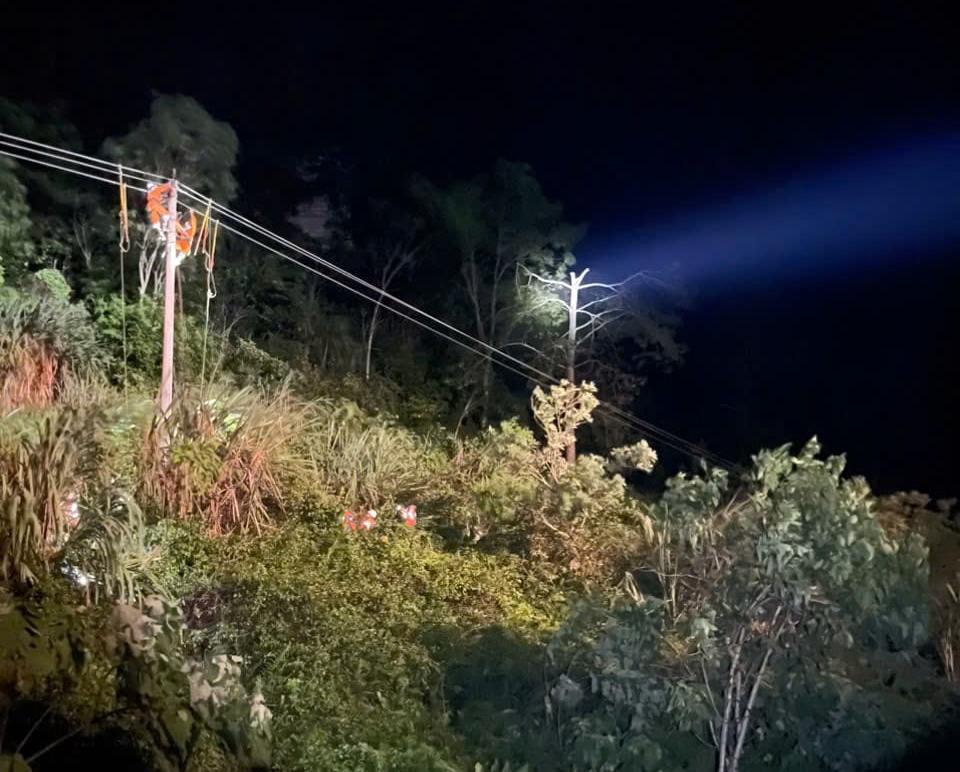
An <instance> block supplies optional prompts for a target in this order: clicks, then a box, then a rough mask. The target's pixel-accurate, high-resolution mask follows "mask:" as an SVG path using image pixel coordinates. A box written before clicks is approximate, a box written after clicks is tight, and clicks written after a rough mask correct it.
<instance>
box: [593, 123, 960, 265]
mask: <svg viewBox="0 0 960 772" xmlns="http://www.w3.org/2000/svg"><path fill="white" fill-rule="evenodd" d="M958 243H960V133H957V134H953V135H947V136H939V137H936V138H931V139H927V140H925V141H922V142H919V141H918V142H914V143H911V144H909V145H902V146H900V147H896V148H894V149H891V150H888V151H886V152H883V153H873V154H871V155H869V156H864V157H860V158H857V159H854V160H852V161H849V162H847V163H845V164H842V165H837V166H834V167H832V168H830V169H828V170H826V171H823V172H820V173H817V174H809V175H804V176H801V177H797V178H795V179H792V180H789V181H787V182H784V183H782V184H780V185H778V186H775V187H773V188H771V189H769V190H767V191H763V192H760V193H754V194H751V195H749V196H744V197H739V198H737V199H735V200H734V201H733V202H731V203H729V204H724V205H720V206H717V207H715V208H713V209H708V210H705V211H701V212H697V213H692V214H689V215H684V216H681V217H678V218H676V219H674V220H672V221H671V222H670V223H668V224H666V225H661V226H655V227H651V228H649V229H646V230H642V231H640V232H639V233H635V234H634V235H633V236H630V237H620V238H618V239H617V240H616V242H615V243H614V244H612V245H611V244H609V243H608V244H607V245H598V244H594V245H592V246H591V245H590V244H589V241H588V244H587V249H586V250H585V251H584V252H581V259H582V260H583V261H584V262H586V263H588V264H590V265H593V266H595V267H596V268H597V269H598V270H600V271H602V272H603V273H604V274H610V275H620V274H624V273H629V272H631V271H635V270H637V269H643V270H647V271H650V272H653V273H659V274H662V275H669V276H672V277H674V278H676V279H678V280H679V281H681V282H683V283H686V282H696V283H700V282H708V283H726V282H729V281H738V280H741V279H747V278H750V277H752V276H756V275H757V274H764V275H767V276H770V275H774V276H782V275H784V274H788V275H798V274H802V273H812V272H817V273H820V272H823V271H826V270H831V271H849V270H857V269H861V270H862V269H865V268H867V267H876V266H878V265H881V264H884V263H889V262H891V261H894V260H902V261H910V260H912V259H915V258H916V256H917V255H918V254H922V253H929V252H936V251H940V250H943V249H945V248H949V247H951V246H953V245H956V244H958Z"/></svg>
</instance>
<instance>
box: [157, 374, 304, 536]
mask: <svg viewBox="0 0 960 772" xmlns="http://www.w3.org/2000/svg"><path fill="white" fill-rule="evenodd" d="M308 422H309V413H308V411H307V409H306V408H305V406H303V405H302V404H300V403H298V402H296V401H295V400H294V399H293V398H292V397H291V396H290V394H289V393H288V392H286V391H281V392H278V393H276V394H274V395H272V396H263V395H259V394H256V393H254V392H252V391H241V392H236V393H233V394H223V393H221V394H219V395H216V396H209V397H208V398H207V399H205V400H202V401H201V399H200V397H199V394H198V393H196V392H193V393H188V394H187V395H185V396H184V397H182V398H181V399H180V400H178V401H177V402H176V403H175V405H174V407H173V408H172V410H171V413H170V415H169V416H168V417H167V418H166V419H165V420H162V419H157V420H156V421H155V422H154V423H153V425H152V427H151V429H150V431H149V433H148V435H147V437H146V442H145V443H144V452H143V458H142V463H141V470H140V489H141V493H142V494H143V495H144V497H145V499H146V500H147V501H151V502H153V503H154V504H155V505H157V506H158V507H159V508H160V510H161V511H162V512H163V513H164V514H167V515H172V516H174V517H178V518H190V517H195V516H198V517H200V518H202V520H203V522H204V525H205V527H206V531H207V533H209V534H210V535H211V536H220V535H223V534H227V533H233V532H235V531H239V532H242V533H246V532H255V533H258V534H259V533H262V532H263V531H264V530H265V529H267V528H269V526H270V524H271V523H272V521H273V519H274V517H275V515H276V514H279V513H281V512H282V511H283V501H284V495H283V486H282V481H283V480H284V479H285V477H286V476H287V475H288V474H290V473H292V472H293V471H294V468H295V467H296V460H295V459H294V457H293V456H292V453H291V452H290V448H291V445H292V442H293V440H294V438H295V437H297V436H299V435H300V434H301V433H302V432H303V431H304V430H305V425H306V424H307V423H308Z"/></svg>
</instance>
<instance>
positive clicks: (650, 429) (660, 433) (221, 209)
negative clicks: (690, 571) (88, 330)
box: [181, 185, 735, 468]
mask: <svg viewBox="0 0 960 772" xmlns="http://www.w3.org/2000/svg"><path fill="white" fill-rule="evenodd" d="M181 188H182V189H183V190H184V191H185V193H186V196H187V197H189V198H192V199H193V200H195V201H198V202H203V201H206V200H209V199H207V198H206V197H204V196H202V195H201V194H200V193H198V192H197V191H195V190H193V189H192V188H190V187H189V186H186V185H183V186H181ZM213 208H214V209H215V210H216V211H217V212H218V213H219V214H220V215H221V216H223V217H228V218H230V219H232V220H234V221H235V222H239V223H242V224H243V225H244V226H246V227H248V228H250V229H252V230H254V231H256V232H257V233H260V234H261V235H263V236H265V237H267V238H269V239H271V240H273V241H275V242H277V243H280V244H283V245H284V246H286V247H288V248H290V249H292V250H294V251H295V252H297V253H298V254H301V255H303V256H304V257H307V258H308V259H310V260H311V261H313V262H316V263H318V264H320V265H322V266H324V267H325V268H327V269H329V270H332V271H334V272H336V273H338V274H340V275H341V276H345V277H347V278H349V279H350V280H351V281H354V282H356V283H357V284H359V285H361V286H363V287H365V288H368V289H370V290H371V291H374V292H376V293H377V295H378V297H380V298H381V301H380V302H382V301H383V299H389V300H391V301H393V302H394V303H397V304H398V305H400V306H403V307H405V308H408V309H410V310H411V311H413V312H415V313H417V314H418V315H420V316H422V317H425V318H427V319H430V320H431V321H433V322H435V323H436V324H438V325H440V326H441V327H444V328H445V329H447V330H450V331H451V332H454V333H456V334H458V335H460V336H462V337H464V338H466V339H468V340H470V341H472V342H473V343H474V344H475V345H476V346H478V347H480V348H482V349H484V350H485V351H486V352H489V353H488V354H486V355H485V356H487V358H489V359H491V361H494V362H498V363H499V364H502V362H500V360H497V359H494V358H493V355H497V356H500V357H502V358H504V359H507V360H509V361H511V362H513V363H514V364H515V365H517V366H519V367H521V368H523V369H524V370H527V371H528V372H529V373H532V374H534V375H536V376H538V377H539V378H542V379H544V380H546V381H548V382H550V383H559V382H560V379H558V378H557V377H556V376H553V375H551V374H550V373H547V372H544V371H543V370H541V369H539V368H537V367H535V366H533V365H531V364H529V363H528V362H524V361H523V360H522V359H518V358H517V357H515V356H513V355H511V354H509V353H507V352H505V351H503V350H502V349H500V348H498V347H496V346H494V345H492V344H490V343H487V342H486V341H483V340H481V339H479V338H477V337H475V336H473V335H471V334H470V333H468V332H465V331H464V330H461V329H460V328H459V327H456V326H454V325H452V324H450V323H449V322H446V321H444V320H443V319H440V318H438V317H436V316H434V315H433V314H430V313H429V312H427V311H424V310H423V309H421V308H419V307H417V306H415V305H413V304H412V303H409V302H407V301H405V300H403V299H401V298H398V297H397V296H396V295H393V294H391V293H390V292H387V291H386V290H383V289H381V288H380V287H377V286H376V285H375V284H372V283H371V282H369V281H367V280H365V279H363V278H362V277H359V276H357V275H356V274H353V273H351V272H350V271H347V270H346V269H345V268H342V267H341V266H338V265H337V264H336V263H332V262H331V261H329V260H326V259H325V258H323V257H321V256H320V255H317V254H316V253H314V252H311V251H310V250H308V249H305V248H304V247H302V246H300V245H299V244H297V243H295V242H293V241H290V240H289V239H286V238H283V237H282V236H279V235H278V234H276V233H274V232H273V231H270V230H269V229H267V228H264V227H263V226H261V225H259V224H258V223H256V222H254V221H252V220H250V219H248V218H246V217H244V216H243V215H240V214H238V213H236V212H234V211H233V210H231V209H229V208H228V207H225V206H223V205H222V204H219V203H218V202H216V201H214V202H213ZM195 211H196V210H195ZM385 307H386V308H388V309H390V310H394V311H395V309H391V307H390V306H389V305H385ZM526 377H530V376H529V375H527V376H526ZM602 404H603V406H604V409H605V410H606V411H607V412H608V413H613V414H616V415H619V416H620V417H621V419H623V420H624V421H629V422H631V423H633V424H635V426H634V428H636V429H637V430H640V429H641V427H642V428H643V429H644V430H645V432H646V433H647V434H655V435H656V436H657V437H658V438H660V439H661V441H662V438H664V437H667V438H670V439H672V440H673V441H674V442H677V443H681V444H683V445H687V446H688V447H690V448H691V449H693V451H694V452H695V453H696V454H697V455H700V456H703V457H706V458H711V459H713V460H714V461H715V462H718V463H720V465H722V466H728V467H731V468H732V467H734V466H735V464H734V463H733V462H731V461H729V460H727V459H724V458H723V457H721V456H719V455H717V454H716V453H713V452H711V451H708V450H706V449H705V448H703V447H701V446H699V445H697V444H695V443H692V442H690V441H689V440H685V439H684V438H682V437H680V436H679V435H676V434H673V433H671V432H668V431H667V430H666V429H661V428H660V427H658V426H656V425H654V424H651V423H649V422H648V421H644V420H643V419H641V418H638V417H637V416H634V415H632V414H631V413H628V412H626V411H624V410H621V409H620V408H617V407H616V406H613V405H609V404H608V403H602Z"/></svg>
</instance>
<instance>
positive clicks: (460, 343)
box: [191, 208, 729, 466]
mask: <svg viewBox="0 0 960 772" xmlns="http://www.w3.org/2000/svg"><path fill="white" fill-rule="evenodd" d="M191 211H194V212H196V211H197V210H194V209H192V208H191ZM220 227H221V228H223V229H224V230H227V231H229V232H230V233H233V234H235V235H236V236H239V237H240V238H242V239H246V240H247V241H249V242H250V243H252V244H254V245H256V246H258V247H260V248H261V249H264V250H266V251H268V252H271V253H273V254H274V255H277V256H278V257H280V258H282V259H284V260H287V261H289V262H291V263H293V264H294V265H296V266H299V267H300V268H303V269H304V270H306V271H309V272H310V273H313V274H315V275H317V276H319V277H320V278H322V279H325V280H326V281H329V282H331V283H333V284H335V285H337V286H339V287H342V288H343V289H345V290H347V291H349V292H352V293H353V294H355V295H358V296H359V297H361V298H364V299H365V300H368V301H370V302H371V303H377V302H381V304H382V301H379V300H378V299H377V298H373V297H371V296H370V295H367V294H366V293H364V292H362V291H361V290H358V289H357V288H356V287H351V286H350V285H348V284H346V283H344V282H342V281H340V280H339V279H335V278H333V277H332V276H329V275H327V274H325V273H323V272H322V271H320V270H319V269H317V268H314V267H313V266H311V265H307V264H306V263H303V262H301V261H299V260H297V259H296V258H294V257H291V256H290V255H287V254H285V253H284V252H281V251H280V250H278V249H276V248H275V247H271V246H270V245H268V244H265V243H263V242H262V241H260V240H259V239H256V238H254V237H252V236H250V235H249V234H246V233H242V232H240V231H239V230H237V229H235V228H233V227H231V226H230V225H227V224H225V223H223V222H220ZM382 305H383V304H382ZM383 307H384V308H386V309H387V310H388V311H392V312H393V313H395V314H397V315H398V316H400V317H402V318H404V319H406V320H408V321H410V322H412V323H414V324H416V325H418V326H420V327H422V328H423V329H425V330H428V331H429V332H432V333H434V334H436V335H439V336H440V337H442V338H444V339H446V340H448V341H450V342H451V343H454V344H456V345H457V346H460V347H461V348H464V349H466V350H467V351H469V352H471V353H472V354H476V355H478V356H481V357H486V358H487V359H491V357H490V355H489V354H486V353H485V352H483V351H482V350H480V349H477V348H476V347H474V346H471V345H470V344H468V343H465V342H463V341H462V340H459V339H457V338H454V337H453V336H452V335H448V334H447V333H445V332H443V331H441V330H437V329H436V328H434V327H431V326H430V325H428V324H427V323H425V322H423V321H421V320H420V319H417V318H416V317H414V316H411V315H409V314H406V313H404V312H403V311H400V310H398V309H395V308H392V307H390V306H387V305H383ZM491 361H493V362H495V363H496V364H498V365H499V366H500V367H503V368H505V369H507V370H509V371H511V372H513V373H515V374H517V375H520V376H521V377H523V378H526V379H530V374H529V373H526V372H524V371H522V370H520V369H519V368H516V367H513V366H511V365H509V364H506V363H505V362H500V361H498V360H495V359H491ZM534 382H535V383H536V381H534ZM539 385H541V386H542V385H543V384H542V383H540V384H539ZM597 410H598V411H599V412H607V413H608V417H609V418H610V419H611V420H613V421H615V422H616V423H619V424H620V425H621V426H625V427H626V428H628V429H633V430H634V431H639V432H640V433H641V434H647V435H648V436H650V437H651V438H652V439H654V440H656V441H657V442H659V443H661V444H663V445H666V446H668V447H670V448H673V449H674V450H676V451H678V452H680V453H683V454H685V455H694V456H698V455H699V456H704V457H706V456H709V455H712V454H710V453H700V454H692V453H691V451H690V450H689V448H685V447H681V446H679V445H677V444H675V443H673V442H671V441H670V440H669V439H668V438H665V437H663V436H659V435H658V434H657V433H655V432H650V431H647V430H645V429H643V428H641V427H638V426H636V425H635V424H632V423H630V422H628V421H626V420H624V419H623V418H620V417H619V416H617V415H615V414H609V413H610V408H609V406H608V405H607V404H606V403H604V402H600V404H599V405H598V407H597ZM715 463H718V465H720V466H727V465H728V464H729V462H723V460H722V459H720V458H719V457H717V461H716V462H715Z"/></svg>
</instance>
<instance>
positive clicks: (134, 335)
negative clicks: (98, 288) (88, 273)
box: [93, 295, 223, 387]
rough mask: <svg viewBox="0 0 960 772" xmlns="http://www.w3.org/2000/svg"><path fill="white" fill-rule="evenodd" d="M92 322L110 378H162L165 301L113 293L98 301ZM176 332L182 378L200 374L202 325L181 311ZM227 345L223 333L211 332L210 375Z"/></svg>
mask: <svg viewBox="0 0 960 772" xmlns="http://www.w3.org/2000/svg"><path fill="white" fill-rule="evenodd" d="M124 315H125V316H126V318H125V319H124ZM93 322H94V325H95V328H96V338H97V343H98V344H99V346H100V347H101V349H103V350H104V351H105V357H104V358H105V363H104V370H105V372H106V375H107V377H108V378H109V380H110V382H111V383H113V384H114V385H120V384H123V383H124V378H126V380H127V384H128V385H130V386H151V387H152V386H155V385H156V384H158V383H159V382H160V359H161V350H162V343H163V341H162V329H163V308H162V306H160V305H159V304H158V303H157V302H156V301H155V300H153V298H150V297H143V298H140V300H139V301H137V302H136V303H124V301H123V299H122V298H121V297H120V296H119V295H108V296H106V297H104V298H97V299H96V300H94V301H93ZM124 324H126V352H124ZM175 338H176V340H175V348H174V353H175V356H176V360H175V362H174V365H175V368H176V373H177V378H178V379H179V381H180V382H186V381H189V380H191V379H197V378H198V377H199V375H200V371H201V364H202V357H203V330H202V328H201V327H200V326H199V325H198V324H197V322H196V321H195V320H194V319H193V317H191V316H188V315H187V316H178V319H177V325H176V329H175ZM222 346H223V341H222V340H221V339H220V338H219V336H216V335H210V336H208V341H207V347H208V351H207V366H206V372H205V376H206V377H207V379H210V378H212V375H213V373H214V370H215V369H216V366H217V363H218V362H219V359H220V349H221V347H222ZM124 356H126V365H124Z"/></svg>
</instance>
